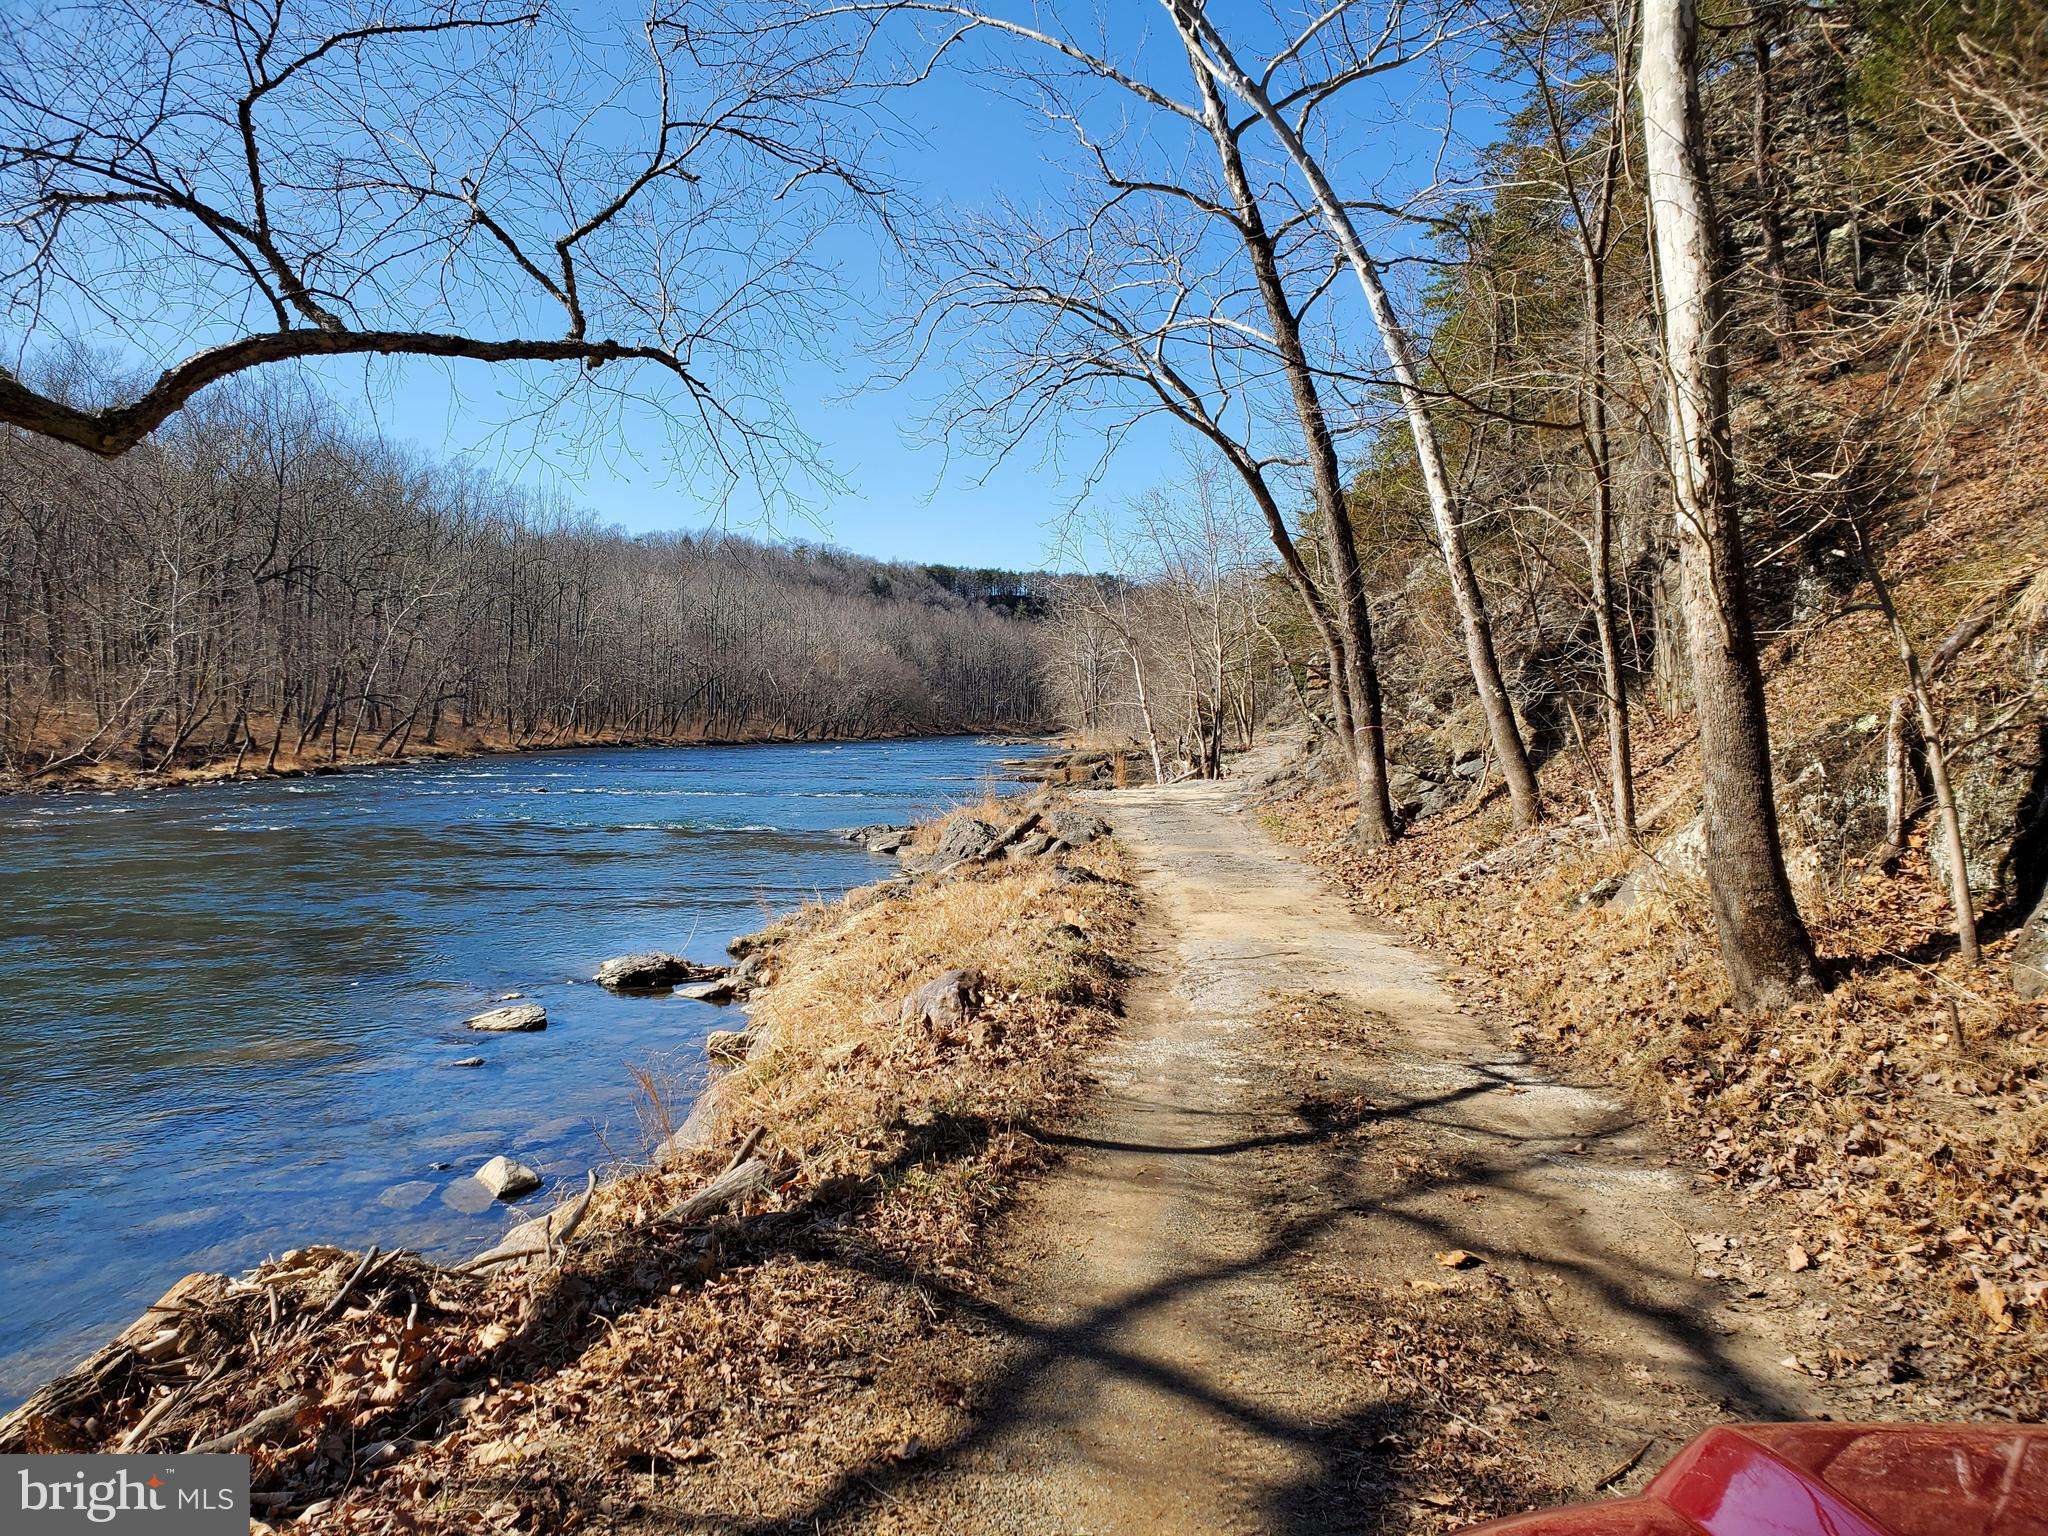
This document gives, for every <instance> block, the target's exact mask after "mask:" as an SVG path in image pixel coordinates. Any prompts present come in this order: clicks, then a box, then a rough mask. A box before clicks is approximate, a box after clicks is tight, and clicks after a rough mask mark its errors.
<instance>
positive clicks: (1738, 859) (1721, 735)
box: [1638, 0, 1818, 1006]
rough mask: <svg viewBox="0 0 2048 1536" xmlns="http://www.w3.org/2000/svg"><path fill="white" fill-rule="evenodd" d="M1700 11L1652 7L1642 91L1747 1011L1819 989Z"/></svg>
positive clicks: (1672, 412) (1689, 623)
mask: <svg viewBox="0 0 2048 1536" xmlns="http://www.w3.org/2000/svg"><path fill="white" fill-rule="evenodd" d="M1698 44H1699V18H1698V15H1697V13H1696V12H1695V10H1694V4H1693V0H1647V3H1646V4H1645V5H1644V8H1643V52H1642V63H1641V67H1640V73H1639V76H1638V84H1639V86H1640V88H1641V89H1640V94H1641V101H1642V114H1643V149H1644V164H1645V168H1646V170H1647V172H1648V190H1649V200H1650V217H1651V222H1652V225H1653V229H1654V236H1655V244H1656V252H1657V274H1658V278H1659V280H1660V283H1661V287H1662V293H1661V298H1662V307H1663V312H1664V362H1665V369H1666V376H1665V381H1664V393H1665V406H1666V415H1667V419H1668V425H1669V433H1670V457H1671V476H1672V482H1673V487H1674V491H1675V499H1676V514H1677V523H1678V546H1679V584H1680V593H1681V602H1682V605H1683V609H1684V614H1685V624H1686V637H1687V646H1688V649H1689V651H1690V653H1691V658H1692V674H1693V696H1694V701H1695V708H1696V716H1697V720H1698V725H1699V740H1700V768H1701V774H1702V777H1703V779H1704V781H1705V806H1704V813H1703V814H1704V824H1705V831H1706V844H1707V847H1706V869H1707V882H1708V884H1709V886H1710V887H1711V888H1712V891H1713V903H1714V918H1715V922H1716V923H1717V924H1718V926H1719V928H1720V933H1721V957H1722V961H1723V963H1724V964H1725V965H1726V966H1727V968H1728V975H1729V978H1730V979H1731V980H1732V981H1733V983H1734V987H1735V995H1736V999H1737V1001H1738V1002H1740V1003H1742V1004H1743V1005H1745V1006H1747V1005H1755V1004H1763V1003H1772V1002H1779V1001H1783V1000H1785V999H1787V998H1791V997H1795V996H1803V995H1808V994H1811V993H1814V992H1816V991H1817V990H1818V983H1817V981H1816V979H1815V974H1814V957H1813V941H1812V940H1811V939H1810V938H1809V937H1808V936H1807V932H1806V925H1805V923H1803V922H1802V921H1801V920H1800V917H1799V908H1798V906H1797V904H1796V903H1795V902H1794V901H1793V899H1792V885H1791V882H1790V881H1789V880H1788V879H1787V878H1786V876H1785V858H1784V850H1783V848H1782V846H1781V845H1780V843H1779V838H1778V809H1777V804H1776V801H1775V799H1774V798H1773V796H1772V792H1771V752H1770V732H1769V726H1768V722H1767V720H1766V717H1765V713H1764V687H1763V674H1762V672H1761V670H1760V669H1759V667H1758V665H1757V657H1756V641H1755V638H1754V635H1753V634H1752V631H1751V627H1750V617H1749V594H1748V572H1747V570H1746V569H1745V568H1744V561H1743V555H1742V530H1741V525H1740V521H1739V518H1738V513H1737V508H1736V505H1735V498H1734V473H1733V470H1734V462H1733V453H1732V448H1731V443H1730V438H1729V432H1728V373H1727V338H1726V336H1725V334H1724V331H1725V301H1724V295H1723V293H1722V287H1721V283H1720V281H1719V279H1718V276H1717V273H1716V270H1715V267H1716V249H1717V247H1716V231H1715V227H1714V206H1713V201H1712V198H1711V195H1710V193H1709V190H1708V185H1707V175H1706V138H1705V133H1704V130H1703V127H1702V124H1701V119H1700V104H1699V81H1698V75H1697V64H1698Z"/></svg>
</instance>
